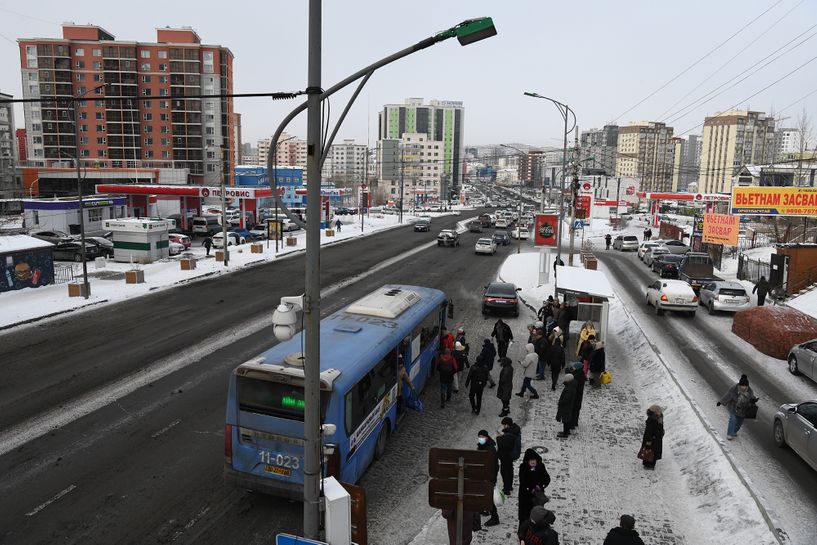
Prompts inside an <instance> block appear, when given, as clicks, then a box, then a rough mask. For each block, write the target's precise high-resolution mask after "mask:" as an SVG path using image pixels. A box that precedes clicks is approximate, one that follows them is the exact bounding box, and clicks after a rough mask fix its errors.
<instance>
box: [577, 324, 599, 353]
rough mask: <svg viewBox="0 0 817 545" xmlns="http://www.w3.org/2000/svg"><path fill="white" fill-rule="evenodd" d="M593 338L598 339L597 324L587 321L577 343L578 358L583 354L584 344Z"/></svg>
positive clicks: (580, 331)
mask: <svg viewBox="0 0 817 545" xmlns="http://www.w3.org/2000/svg"><path fill="white" fill-rule="evenodd" d="M591 336H592V337H593V338H594V339H595V338H596V324H594V323H593V320H587V321H586V322H585V323H584V324H582V328H581V329H580V330H579V339H578V340H577V341H576V355H577V356H578V355H579V354H581V351H582V347H583V346H584V343H586V342H587V339H589V338H590V337H591Z"/></svg>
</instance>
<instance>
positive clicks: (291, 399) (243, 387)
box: [236, 377, 328, 422]
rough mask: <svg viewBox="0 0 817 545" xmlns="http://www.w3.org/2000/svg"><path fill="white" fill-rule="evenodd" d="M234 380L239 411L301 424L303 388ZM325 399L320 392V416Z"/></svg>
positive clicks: (249, 379) (254, 379) (269, 382)
mask: <svg viewBox="0 0 817 545" xmlns="http://www.w3.org/2000/svg"><path fill="white" fill-rule="evenodd" d="M236 379H237V387H238V409H239V410H241V411H248V412H251V413H257V414H264V415H268V416H278V417H280V418H288V419H289V420H298V421H301V422H303V419H304V407H305V405H306V404H305V402H304V389H303V387H301V386H294V385H291V384H282V383H280V382H272V381H269V380H260V379H257V378H251V377H236ZM327 399H328V396H327V395H326V394H325V393H324V392H323V391H322V392H321V401H322V402H323V403H322V405H323V407H322V408H321V409H322V410H321V414H323V413H324V409H325V408H326V407H325V404H326V401H327Z"/></svg>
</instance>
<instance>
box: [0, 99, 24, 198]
mask: <svg viewBox="0 0 817 545" xmlns="http://www.w3.org/2000/svg"><path fill="white" fill-rule="evenodd" d="M0 98H3V99H7V100H8V99H11V96H10V95H6V94H3V93H0ZM14 133H15V131H14V105H13V104H12V103H10V102H3V103H0V199H11V198H14V197H19V196H20V195H19V191H20V188H19V186H18V185H17V176H16V172H15V168H16V166H17V161H16V157H17V153H16V149H15V147H16V145H15V140H14ZM0 208H2V207H0Z"/></svg>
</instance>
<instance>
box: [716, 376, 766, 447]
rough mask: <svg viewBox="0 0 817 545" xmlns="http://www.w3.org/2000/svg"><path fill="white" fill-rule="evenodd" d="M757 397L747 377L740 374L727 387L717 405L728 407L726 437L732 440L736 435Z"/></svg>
mask: <svg viewBox="0 0 817 545" xmlns="http://www.w3.org/2000/svg"><path fill="white" fill-rule="evenodd" d="M757 400H758V398H757V397H755V393H754V392H753V391H752V388H751V387H750V386H749V377H747V376H746V375H741V376H740V380H739V381H738V383H737V384H735V385H734V386H732V387H731V388H729V391H727V392H726V393H725V394H724V395H723V397H722V398H721V399H720V401H718V403H717V405H718V407H720V406H721V405H726V408H727V409H729V425H728V426H727V428H726V438H727V439H728V440H730V441H731V440H732V439H734V438H735V437H737V436H738V431H740V427H741V426H743V419H744V418H746V414H747V412H748V411H749V408H750V407H751V406H752V405H754V404H755V403H757Z"/></svg>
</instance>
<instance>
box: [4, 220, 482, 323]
mask: <svg viewBox="0 0 817 545" xmlns="http://www.w3.org/2000/svg"><path fill="white" fill-rule="evenodd" d="M454 213H455V214H461V215H462V214H464V215H463V216H462V217H463V218H466V217H467V215H468V209H466V208H459V209H456V212H454ZM427 214H428V215H429V216H432V217H439V216H442V215H449V214H450V213H449V214H440V213H427ZM340 220H341V222H342V223H343V227H342V229H341V231H340V232H338V231H335V236H334V237H327V236H326V234H325V232H323V231H322V232H321V244H322V245H324V244H333V243H338V242H341V241H344V240H349V239H352V238H356V237H359V236H367V235H370V234H372V233H375V232H378V231H382V230H384V229H393V228H396V227H399V226H400V225H401V224H400V223H398V216H396V215H379V216H376V215H374V214H372V215H371V216H370V217H366V218H364V221H363V230H362V231H361V227H360V218H359V216H340ZM416 220H417V216H413V215H410V214H404V215H403V223H404V224H405V223H412V222H414V221H416ZM433 227H434V223H433V220H432V228H433ZM293 234H294V236H295V238H296V239H297V245H296V246H285V245H284V244H285V242H284V241H281V242H279V251H278V252H277V253H276V251H275V241H274V240H270V241H267V240H264V241H261V244H262V245H263V253H260V254H258V253H256V254H253V253H250V245H249V244H243V245H241V246H237V247H236V246H231V247H230V260H229V265H228V266H227V267H225V266H224V264H223V263H222V262H220V261H216V260H215V249H212V250H211V253H210V257H206V256H205V254H206V252H205V249H204V248H203V247H202V246H201V245H200V244H201V242H200V241H198V240H197V241H195V242H194V245H193V246H192V247H191V248H190V249H189V250H187V251H185V252H183V254H182V255H181V256H174V257H170V258H167V259H163V260H161V261H158V262H155V263H150V264H146V265H132V264H130V263H115V262H113V261H107V262H106V263H105V264H104V267H103V268H97V266H96V264H95V263H94V262H89V263H88V276H89V283H90V285H91V296H90V297H89V298H88V299H87V300H86V299H84V298H82V297H68V287H67V286H66V285H65V284H56V285H51V286H42V287H39V288H32V289H23V290H17V291H11V292H5V293H2V294H0V305H1V306H2V312H0V328H6V327H10V326H13V325H15V324H20V323H27V322H31V321H34V320H38V319H41V318H44V317H48V316H52V315H58V314H62V313H64V312H68V311H73V310H78V309H81V308H85V307H91V306H98V305H100V304H106V303H113V302H117V301H123V300H125V299H130V298H132V297H138V296H140V295H144V294H146V293H149V292H152V291H155V290H157V289H166V288H168V287H171V286H173V285H176V284H180V283H185V282H191V281H195V280H197V279H202V278H206V277H210V276H213V275H221V274H229V273H231V272H233V271H235V270H239V269H241V268H244V267H251V266H254V265H258V264H261V263H266V262H269V261H272V260H274V259H283V258H286V257H291V256H292V255H294V254H295V253H297V252H303V251H304V250H305V249H306V233H305V232H304V231H296V232H294V233H293ZM185 255H191V256H193V257H195V259H196V268H195V269H194V270H192V271H183V270H181V265H180V263H179V260H180V259H181V258H182V257H184V256H185ZM58 263H60V264H62V265H71V264H70V263H61V262H58ZM73 269H74V275H75V276H78V281H80V282H81V281H82V265H81V264H73ZM132 269H140V270H142V271H144V274H145V282H144V283H143V284H126V283H125V278H124V275H125V272H126V271H129V270H132Z"/></svg>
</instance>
